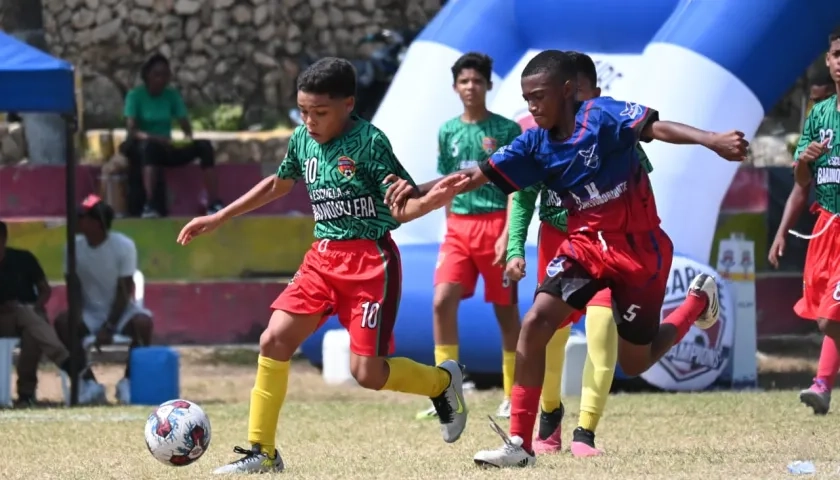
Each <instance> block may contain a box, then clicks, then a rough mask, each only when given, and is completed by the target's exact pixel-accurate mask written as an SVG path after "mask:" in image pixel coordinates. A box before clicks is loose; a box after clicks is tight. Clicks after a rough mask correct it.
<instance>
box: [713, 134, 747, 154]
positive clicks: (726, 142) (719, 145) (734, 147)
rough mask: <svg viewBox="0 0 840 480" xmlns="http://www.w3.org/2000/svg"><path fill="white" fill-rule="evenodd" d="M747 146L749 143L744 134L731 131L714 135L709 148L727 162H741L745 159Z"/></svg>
mask: <svg viewBox="0 0 840 480" xmlns="http://www.w3.org/2000/svg"><path fill="white" fill-rule="evenodd" d="M749 146H750V142H748V141H747V139H746V138H744V132H739V131H738V130H732V131H729V132H726V133H716V134H715V135H714V138H713V140H712V142H711V145H709V148H711V150H712V151H714V152H715V153H717V154H718V155H720V156H721V157H723V158H725V159H727V160H729V161H732V162H743V161H744V160H746V159H747V149H748V148H749Z"/></svg>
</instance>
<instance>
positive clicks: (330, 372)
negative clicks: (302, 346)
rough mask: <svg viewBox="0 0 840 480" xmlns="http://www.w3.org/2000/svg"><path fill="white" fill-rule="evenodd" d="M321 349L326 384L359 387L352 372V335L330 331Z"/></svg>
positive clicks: (336, 330) (340, 331)
mask: <svg viewBox="0 0 840 480" xmlns="http://www.w3.org/2000/svg"><path fill="white" fill-rule="evenodd" d="M321 348H322V355H321V359H322V362H323V370H322V372H321V373H322V374H323V376H324V382H326V383H327V384H328V385H358V383H357V382H356V379H355V378H353V374H352V373H351V372H350V334H349V333H347V330H345V329H343V328H341V329H335V330H328V331H327V333H325V334H324V340H323V342H322V344H321Z"/></svg>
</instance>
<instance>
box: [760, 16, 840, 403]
mask: <svg viewBox="0 0 840 480" xmlns="http://www.w3.org/2000/svg"><path fill="white" fill-rule="evenodd" d="M828 43H829V49H828V53H827V54H826V57H825V64H826V66H827V67H828V71H829V74H830V75H831V78H832V80H833V81H834V83H835V85H836V86H835V91H836V92H838V93H840V30H836V31H835V32H834V33H832V34H831V35H830V36H829V39H828ZM793 159H794V162H795V163H794V176H795V177H796V183H797V185H798V186H799V188H802V189H804V191H805V192H807V189H808V188H809V187H810V185H811V183H812V182H813V183H814V188H815V189H816V195H817V203H816V205H815V206H814V208H813V210H814V212H815V213H818V215H819V218H817V222H816V224H815V225H814V231H813V234H812V235H802V237H803V238H807V239H810V240H811V243H810V244H809V245H808V253H807V255H806V257H805V271H804V273H803V282H802V298H801V299H800V300H799V301H798V302H796V305H795V306H794V311H795V312H796V314H797V315H799V316H800V317H802V318H806V319H815V320H816V321H817V324H818V325H819V327H820V331H822V332H823V333H824V334H825V338H824V339H823V345H822V351H821V352H820V361H819V365H818V367H817V376H816V378H815V379H814V383H813V385H811V387H810V388H808V389H806V390H803V391H802V392H800V394H799V399H800V401H802V403H804V404H806V405H808V406H809V407H811V408H812V409H813V410H814V413H815V414H821V415H824V414H826V413H828V409H829V407H830V406H831V389H832V388H833V386H834V379H835V377H836V376H837V371H838V369H840V353H838V345H840V261H838V258H840V219H838V218H837V217H838V215H840V103H838V96H837V93H835V94H834V95H832V96H831V97H829V98H828V99H826V100H823V101H822V102H820V103H818V104H816V105H814V108H812V109H811V112H810V113H809V114H808V118H807V119H806V120H805V126H804V127H803V129H802V136H801V137H800V138H799V145H798V146H797V148H796V152H795V153H794V156H793ZM777 237H778V234H777ZM773 245H774V247H777V246H776V244H775V242H774V244H773ZM771 254H772V252H771Z"/></svg>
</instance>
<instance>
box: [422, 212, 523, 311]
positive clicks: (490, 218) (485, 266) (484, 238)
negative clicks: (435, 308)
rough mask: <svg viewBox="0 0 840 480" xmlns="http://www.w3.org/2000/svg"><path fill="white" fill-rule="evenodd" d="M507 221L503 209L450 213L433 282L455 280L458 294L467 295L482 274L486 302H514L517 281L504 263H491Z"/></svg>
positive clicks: (471, 292)
mask: <svg viewBox="0 0 840 480" xmlns="http://www.w3.org/2000/svg"><path fill="white" fill-rule="evenodd" d="M506 221H507V212H506V211H504V210H502V211H499V212H492V213H483V214H480V215H456V214H450V215H449V217H448V218H447V219H446V237H445V238H444V239H443V244H442V245H441V246H440V254H439V255H438V262H437V267H436V268H435V286H437V285H440V284H442V283H457V284H459V285H461V288H462V289H463V295H462V296H461V298H470V297H472V296H473V295H474V294H475V286H476V284H477V283H478V276H479V275H481V277H482V278H483V279H484V301H485V302H487V303H493V304H496V305H514V304H516V303H517V301H518V298H517V291H516V282H511V281H510V280H509V279H508V278H507V275H505V268H504V266H502V265H494V264H493V260H495V258H496V241H497V240H498V239H499V236H500V235H501V234H502V232H503V231H504V229H505V222H506Z"/></svg>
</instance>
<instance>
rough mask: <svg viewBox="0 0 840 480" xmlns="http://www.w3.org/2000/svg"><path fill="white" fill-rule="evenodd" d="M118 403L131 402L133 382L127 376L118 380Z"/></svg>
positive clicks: (125, 403)
mask: <svg viewBox="0 0 840 480" xmlns="http://www.w3.org/2000/svg"><path fill="white" fill-rule="evenodd" d="M116 398H117V403H119V404H122V405H130V404H131V384H130V383H129V381H128V379H127V378H123V379H122V380H120V381H119V382H117V388H116Z"/></svg>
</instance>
